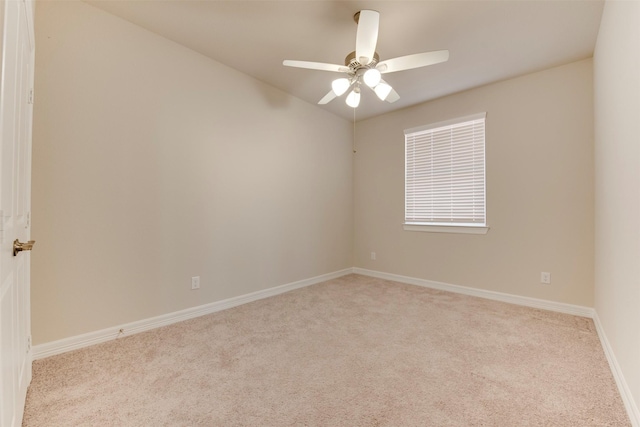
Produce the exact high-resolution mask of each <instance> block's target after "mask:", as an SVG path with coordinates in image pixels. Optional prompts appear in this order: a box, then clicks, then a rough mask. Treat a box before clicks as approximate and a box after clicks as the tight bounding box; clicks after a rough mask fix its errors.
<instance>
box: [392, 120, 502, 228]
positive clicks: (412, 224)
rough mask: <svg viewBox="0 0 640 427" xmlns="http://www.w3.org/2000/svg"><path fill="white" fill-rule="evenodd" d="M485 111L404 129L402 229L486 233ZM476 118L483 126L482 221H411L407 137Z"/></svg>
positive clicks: (453, 125)
mask: <svg viewBox="0 0 640 427" xmlns="http://www.w3.org/2000/svg"><path fill="white" fill-rule="evenodd" d="M486 116H487V113H486V112H482V113H477V114H472V115H468V116H464V117H457V118H453V119H450V120H445V121H440V122H436V123H430V124H427V125H423V126H418V127H413V128H410V129H405V130H404V135H405V139H404V141H405V147H404V160H405V171H404V175H405V176H404V186H405V189H404V209H405V213H404V222H403V229H404V230H406V231H425V232H432V233H465V234H486V233H487V232H488V231H489V226H488V222H487V180H486ZM477 120H483V126H484V135H483V138H482V152H483V173H482V175H483V189H482V191H483V194H482V196H483V198H484V200H483V206H484V212H483V213H484V223H475V222H464V223H460V222H453V218H451V220H452V222H451V223H448V222H435V221H411V220H407V170H408V169H407V163H408V155H407V143H408V139H407V138H408V137H409V136H412V135H415V134H419V133H422V132H426V131H430V130H433V131H435V130H437V129H441V128H447V127H455V126H456V125H460V124H464V123H466V122H472V121H477Z"/></svg>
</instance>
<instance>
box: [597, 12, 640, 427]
mask: <svg viewBox="0 0 640 427" xmlns="http://www.w3.org/2000/svg"><path fill="white" fill-rule="evenodd" d="M594 84H595V92H594V96H595V147H596V148H595V158H596V162H595V164H596V175H595V191H596V203H595V207H596V208H595V212H596V220H595V230H596V233H595V242H596V264H595V307H596V312H597V313H598V317H599V318H600V321H601V323H602V326H603V328H604V331H605V333H606V336H607V338H608V340H609V343H610V344H611V347H612V349H613V352H614V354H615V356H616V359H617V361H618V364H619V365H620V368H621V370H622V373H623V375H624V378H625V380H626V382H627V385H628V387H629V390H630V391H631V394H632V395H633V397H634V399H635V405H636V408H635V417H636V422H640V413H639V412H638V408H639V407H640V2H637V1H636V2H624V1H608V2H607V3H606V4H605V7H604V12H603V15H602V22H601V24H600V32H599V35H598V42H597V45H596V51H595V55H594Z"/></svg>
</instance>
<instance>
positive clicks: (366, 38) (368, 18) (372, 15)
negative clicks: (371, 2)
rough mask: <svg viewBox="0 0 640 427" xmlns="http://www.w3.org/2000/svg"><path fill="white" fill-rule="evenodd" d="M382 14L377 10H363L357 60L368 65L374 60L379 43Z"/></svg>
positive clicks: (357, 45)
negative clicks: (379, 26)
mask: <svg viewBox="0 0 640 427" xmlns="http://www.w3.org/2000/svg"><path fill="white" fill-rule="evenodd" d="M379 22H380V13H378V12H376V11H375V10H361V11H360V17H359V18H358V31H357V32H356V60H357V61H358V62H360V63H361V64H362V65H367V64H369V63H370V62H371V60H372V59H373V56H374V54H375V52H376V44H377V43H378V24H379Z"/></svg>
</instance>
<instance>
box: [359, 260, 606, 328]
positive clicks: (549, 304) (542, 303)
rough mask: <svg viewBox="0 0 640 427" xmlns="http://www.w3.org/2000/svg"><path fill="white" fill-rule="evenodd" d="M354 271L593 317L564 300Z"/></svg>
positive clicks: (582, 307)
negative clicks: (557, 300) (550, 299)
mask: <svg viewBox="0 0 640 427" xmlns="http://www.w3.org/2000/svg"><path fill="white" fill-rule="evenodd" d="M353 272H354V273H356V274H362V275H363V276H371V277H377V278H379V279H385V280H392V281H394V282H400V283H406V284H409V285H416V286H422V287H425V288H431V289H438V290H440V291H448V292H454V293H456V294H463V295H469V296H473V297H479V298H485V299H490V300H495V301H502V302H507V303H511V304H516V305H522V306H525V307H532V308H540V309H542V310H549V311H556V312H559V313H566V314H573V315H574V316H582V317H589V318H592V317H593V313H594V311H593V308H590V307H584V306H580V305H573V304H566V303H562V302H556V301H549V300H543V299H538V298H531V297H524V296H520V295H513V294H505V293H502V292H495V291H487V290H485V289H478V288H470V287H467V286H460V285H452V284H449V283H443V282H435V281H433V280H425V279H418V278H415V277H408V276H401V275H399V274H391V273H383V272H381V271H374V270H367V269H364V268H358V267H354V269H353Z"/></svg>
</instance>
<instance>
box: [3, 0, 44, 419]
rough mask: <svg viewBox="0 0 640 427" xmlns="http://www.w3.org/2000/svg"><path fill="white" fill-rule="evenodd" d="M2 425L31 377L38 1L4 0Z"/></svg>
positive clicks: (15, 413)
mask: <svg viewBox="0 0 640 427" xmlns="http://www.w3.org/2000/svg"><path fill="white" fill-rule="evenodd" d="M0 14H2V15H3V16H1V17H2V19H1V20H0V22H1V24H0V25H2V31H1V37H2V45H1V46H2V71H1V72H2V75H1V77H0V78H1V80H0V138H1V141H0V362H2V371H0V384H1V389H0V393H1V394H0V425H1V426H3V427H4V426H7V427H8V426H20V425H21V424H22V415H23V413H24V402H25V397H26V393H27V387H28V385H29V382H30V381H31V322H30V320H31V319H30V317H31V314H30V310H29V307H30V301H29V287H30V277H29V272H30V268H29V262H30V252H27V251H22V252H18V253H17V254H16V255H15V256H14V252H13V241H14V240H15V239H19V241H20V242H26V241H28V240H29V237H30V224H29V221H30V210H31V117H32V110H33V108H32V100H33V64H34V53H35V50H34V28H33V16H34V15H33V3H31V2H27V1H25V0H0Z"/></svg>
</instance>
